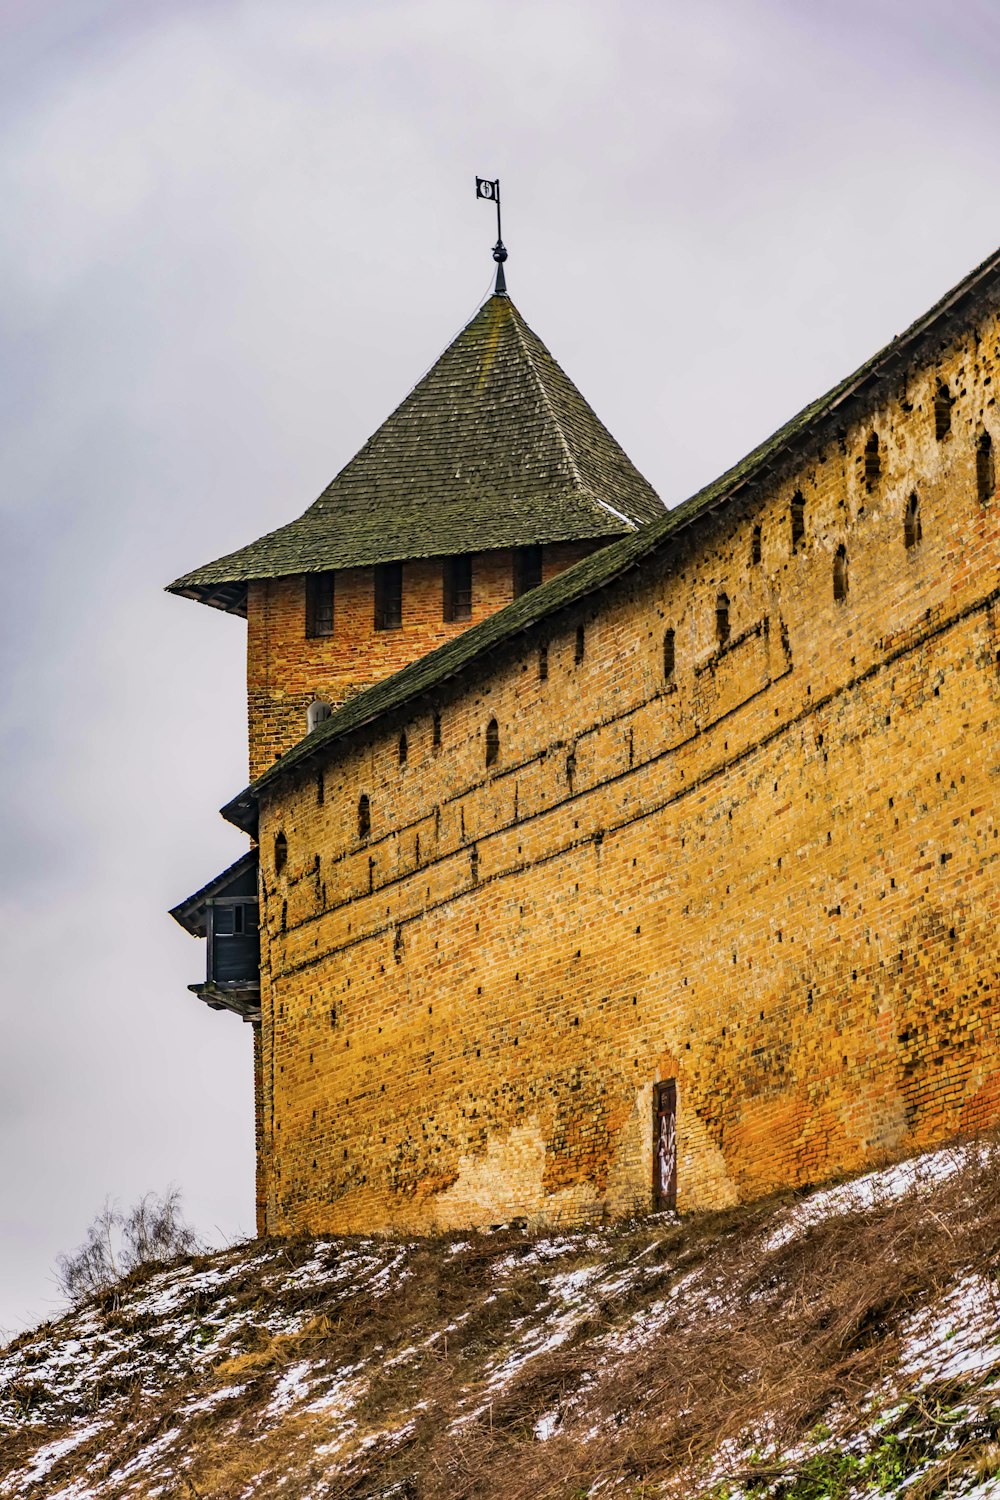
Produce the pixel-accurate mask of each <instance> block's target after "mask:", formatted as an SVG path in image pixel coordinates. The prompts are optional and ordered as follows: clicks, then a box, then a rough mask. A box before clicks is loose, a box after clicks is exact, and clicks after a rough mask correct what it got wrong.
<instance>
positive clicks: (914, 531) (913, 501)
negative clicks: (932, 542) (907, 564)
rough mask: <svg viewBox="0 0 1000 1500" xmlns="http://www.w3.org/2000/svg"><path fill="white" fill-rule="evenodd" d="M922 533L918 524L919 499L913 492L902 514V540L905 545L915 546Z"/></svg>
mask: <svg viewBox="0 0 1000 1500" xmlns="http://www.w3.org/2000/svg"><path fill="white" fill-rule="evenodd" d="M923 534H924V533H923V528H922V526H921V525H920V501H919V500H918V498H917V496H916V495H915V494H914V495H911V496H910V498H909V500H907V502H906V510H905V512H904V514H903V541H904V542H905V543H906V545H907V547H915V546H916V545H917V543H918V542H919V541H921V539H922V538H923Z"/></svg>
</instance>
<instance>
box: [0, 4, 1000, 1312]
mask: <svg viewBox="0 0 1000 1500" xmlns="http://www.w3.org/2000/svg"><path fill="white" fill-rule="evenodd" d="M998 76H1000V0H962V3H961V4H960V5H950V6H943V5H941V3H940V0H838V3H837V4H832V3H830V4H819V3H810V0H699V3H698V4H697V5H692V4H691V3H690V0H614V3H611V0H503V3H502V4H497V3H496V0H489V3H487V0H367V3H360V0H358V3H351V0H280V3H279V0H243V3H241V0H197V3H191V4H188V3H184V0H173V3H167V0H65V3H60V0H0V330H2V340H3V345H2V347H3V358H2V367H0V428H2V453H3V470H4V473H3V483H2V486H0V558H2V563H3V587H2V591H0V674H2V676H0V682H2V697H0V753H2V757H3V762H2V764H3V776H2V778H0V855H2V858H0V916H2V943H3V950H2V967H0V976H2V977H0V986H2V991H0V1000H2V1038H3V1040H2V1045H0V1328H6V1329H7V1330H15V1329H18V1328H20V1327H22V1326H24V1324H25V1323H27V1322H31V1321H34V1320H36V1319H38V1318H40V1317H44V1316H49V1315H51V1314H52V1313H54V1312H55V1311H56V1310H57V1308H58V1299H57V1296H56V1292H55V1288H54V1283H53V1281H52V1276H51V1267H52V1263H53V1260H54V1258H55V1256H56V1254H57V1253H58V1252H59V1251H60V1250H64V1249H67V1248H70V1247H72V1246H73V1245H75V1244H76V1243H78V1242H79V1240H80V1239H81V1238H82V1235H83V1232H84V1230H85V1228H86V1225H87V1224H88V1222H89V1221H90V1219H91V1217H92V1216H93V1214H94V1212H95V1211H96V1209H97V1208H98V1207H99V1206H100V1204H101V1202H102V1201H103V1199H104V1197H105V1196H106V1195H111V1196H112V1197H116V1198H119V1199H121V1200H122V1201H123V1202H130V1201H132V1200H133V1199H134V1198H135V1197H137V1196H138V1195H139V1194H140V1193H142V1192H143V1191H144V1190H146V1189H148V1188H155V1189H160V1190H162V1189H163V1188H164V1187H165V1186H166V1185H167V1184H168V1183H170V1182H173V1183H176V1184H177V1185H178V1186H179V1187H180V1188H181V1189H182V1191H183V1194H184V1199H185V1203H186V1206H187V1211H188V1214H189V1217H190V1218H191V1219H192V1220H193V1222H194V1224H195V1225H196V1227H197V1228H198V1230H199V1231H200V1232H201V1233H202V1234H203V1235H204V1236H205V1237H207V1238H210V1239H216V1240H217V1239H220V1238H221V1237H222V1236H235V1235H239V1234H242V1233H247V1232H250V1231H251V1230H252V1227H253V1184H252V1176H253V1160H252V1156H253V1151H252V1147H253V1121H252V1087H251V1046H250V1033H249V1027H246V1026H243V1025H242V1024H241V1023H240V1022H239V1021H238V1020H237V1019H236V1018H235V1017H233V1016H229V1015H226V1014H215V1013H213V1012H210V1011H208V1010H207V1009H206V1008H205V1007H204V1006H202V1005H200V1004H199V1003H198V1002H197V1001H196V1000H195V999H194V997H193V996H191V995H189V994H188V992H187V990H186V985H187V984H188V983H189V982H191V981H193V980H196V979H198V978H200V977H202V972H203V963H204V958H203V951H204V950H203V945H201V944H199V943H196V942H195V941H193V940H192V939H191V938H189V937H187V935H186V934H185V933H183V932H182V931H181V929H180V928H179V927H177V926H176V925H175V924H174V923H173V922H172V921H171V920H170V919H169V918H168V917H167V915H166V911H167V908H168V907H169V906H171V905H172V904H174V903H175V902H176V901H177V900H178V899H180V898H181V897H182V896H185V895H187V894H188V893H189V892H191V891H193V890H195V889H197V888H198V887H199V886H200V885H201V884H202V883H203V882H204V881H205V880H206V879H208V878H209V877H210V876H212V875H214V874H215V873H216V872H217V871H218V870H220V869H221V868H222V867H223V866H224V865H225V864H227V863H228V862H229V861H230V860H231V859H233V858H235V857H236V855H237V854H238V853H239V852H241V848H242V847H243V846H242V844H241V841H240V838H239V836H238V835H237V833H236V831H235V830H234V829H232V828H230V827H229V826H228V825H226V824H224V823H223V822H222V821H221V820H220V819H219V817H218V815H217V812H216V809H217V808H218V807H219V806H220V805H221V804H222V803H223V802H224V801H225V800H227V799H228V798H229V797H230V796H231V795H232V794H233V793H234V792H236V791H238V790H239V789H240V788H241V787H242V786H243V785H244V784H245V781H246V734H245V725H244V712H245V700H244V660H243V652H244V632H245V626H244V625H243V622H242V621H240V620H237V619H232V618H229V617H227V616H225V615H222V614H220V613H218V612H216V611H213V610H208V609H204V608H202V607H200V606H198V605H196V604H193V603H190V602H188V601H185V600H179V599H175V598H172V597H169V596H167V595H165V594H164V593H163V592H162V588H163V585H164V584H166V583H168V582H169V581H170V580H171V579H172V578H173V577H175V576H176V575H177V574H179V573H181V572H182V571H185V570H187V569H188V568H191V567H193V566H195V565H196V564H198V563H202V562H206V561H208V560H209V559H211V558H213V557H215V556H217V555H218V554H220V553H222V552H225V551H228V550H230V549H231V548H233V547H235V546H237V545H240V544H242V543H244V542H246V541H249V540H251V539H253V538H254V537H256V536H258V535H259V534H260V533H261V532H263V531H265V530H267V529H269V528H271V527H273V526H276V525H278V524H280V523H281V522H284V521H287V520H290V519H292V518H293V517H294V516H296V515H298V514H299V513H300V512H301V511H302V510H303V509H304V508H305V507H306V505H307V504H308V503H309V502H310V501H311V500H312V499H313V498H314V497H315V495H316V494H317V493H318V491H319V490H320V489H321V488H322V487H323V486H324V484H325V483H326V482H327V481H328V480H329V479H330V478H331V477H332V476H333V474H334V473H335V472H336V471H337V470H338V469H339V468H340V467H341V465H342V464H343V463H345V462H346V461H347V460H348V459H349V458H350V457H351V455H352V454H353V453H354V452H355V451H356V449H357V448H358V447H359V446H360V445H361V443H362V442H363V441H364V440H365V438H366V437H367V436H368V435H369V433H370V432H371V431H372V430H373V429H374V428H375V427H376V426H377V425H378V424H379V422H380V421H381V420H382V419H383V418H384V417H385V416H386V415H387V414H388V413H389V411H390V410H391V409H392V407H393V406H395V404H396V403H397V402H398V401H399V400H400V398H401V397H402V396H403V395H405V393H406V391H407V390H408V389H409V387H410V386H411V385H412V384H413V383H414V382H415V380H416V379H417V378H418V377H419V376H420V375H421V374H422V372H423V371H424V370H425V369H426V368H427V366H428V365H429V364H430V363H431V362H432V361H433V360H434V358H435V357H436V356H437V354H438V353H439V352H440V351H441V349H442V348H443V347H444V346H445V345H446V344H447V343H448V342H449V341H450V339H451V338H452V336H453V335H454V334H455V333H456V332H457V330H458V329H459V328H460V327H461V326H462V325H463V324H464V323H465V322H466V321H467V319H468V318H469V317H470V316H471V315H472V313H473V312H474V311H475V309H476V307H477V305H478V304H479V302H480V301H481V300H482V297H483V296H484V294H485V293H486V291H487V290H488V287H489V284H490V279H491V273H492V269H493V267H492V262H491V260H490V255H489V251H490V247H491V244H492V240H493V235H494V223H493V219H492V211H491V209H490V208H489V206H488V205H486V204H483V203H477V202H476V201H475V199H474V196H473V177H474V175H475V174H476V173H479V174H482V175H488V176H491V177H492V176H496V175H497V174H499V175H500V177H501V178H502V182H503V194H504V233H505V239H506V240H507V243H508V245H509V248H510V260H509V262H508V266H507V274H508V284H509V287H510V291H511V294H512V297H513V299H514V301H515V302H516V303H517V305H518V307H519V308H520V309H521V311H522V313H523V314H524V315H525V317H526V318H527V319H528V321H529V322H530V323H531V325H532V326H533V327H534V328H535V329H536V331H537V332H538V333H539V335H540V336H541V337H542V338H543V339H544V340H545V342H546V343H547V344H548V345H549V347H550V348H551V350H552V351H553V353H554V354H555V356H556V357H557V358H558V359H559V360H560V362H561V363H562V364H563V365H564V367H565V368H566V370H567V371H568V372H569V374H570V375H571V376H572V378H573V379H574V380H575V381H576V383H577V384H578V385H579V386H580V388H581V389H582V391H583V392H584V394H585V395H586V396H587V397H588V399H589V400H590V401H591V403H592V404H593V405H594V406H595V407H596V409H597V411H598V412H599V413H600V415H601V417H602V418H603V419H604V420H605V422H606V423H607V425H608V426H609V427H610V429H611V431H612V432H613V433H614V434H615V435H616V437H617V438H618V439H619V440H620V441H621V442H622V444H623V445H624V447H625V448H626V450H627V451H628V452H629V453H630V455H631V456H632V458H633V459H634V461H635V462H636V463H637V464H638V466H639V468H640V469H642V470H643V471H644V472H645V474H646V475H647V476H648V478H649V479H650V480H651V482H652V483H653V485H654V486H655V487H656V488H657V489H658V491H659V493H660V494H661V495H662V497H663V498H664V500H665V501H666V502H667V503H668V504H671V505H672V504H676V503H677V502H678V501H680V500H682V499H683V498H684V497H685V496H687V495H688V494H690V493H691V492H692V491H693V490H694V489H696V488H697V487H699V486H700V485H702V484H703V483H705V482H707V481H708V480H710V479H712V478H713V477H714V476H715V475H716V474H718V473H719V472H720V471H721V470H723V469H724V468H726V467H727V466H728V465H729V464H731V463H732V462H733V461H734V460H736V459H737V458H739V457H740V456H741V455H742V454H743V453H744V452H745V451H746V450H747V449H749V448H750V447H752V446H753V445H754V444H755V443H757V442H758V441H759V440H760V439H761V438H763V437H764V436H766V435H767V434H768V433H769V432H771V431H772V430H773V429H774V428H775V427H776V426H778V425H779V424H780V423H781V422H782V421H784V420H785V418H787V417H788V416H790V415H791V414H792V412H794V411H795V410H797V409H798V408H799V407H800V406H802V405H804V404H805V402H806V401H808V400H810V399H811V398H812V397H814V396H816V395H817V394H819V393H820V392H821V391H822V390H824V389H826V388H827V387H828V386H830V385H832V384H833V383H834V382H835V381H836V380H837V379H839V378H840V377H841V376H842V375H844V374H846V373H847V372H848V371H849V370H850V369H852V368H853V367H854V366H855V365H857V364H859V363H860V362H861V361H862V360H863V359H864V358H866V357H867V356H868V355H869V354H870V353H872V352H873V351H874V350H875V349H876V348H877V347H878V346H880V345H881V344H883V343H884V342H885V341H886V340H887V339H888V338H890V337H891V336H892V335H893V334H894V333H896V332H898V331H899V330H900V329H901V328H902V327H904V326H905V325H906V324H907V323H908V322H910V321H911V320H912V319H913V318H914V317H915V316H917V315H918V314H920V313H921V312H922V311H924V310H925V308H927V307H928V306H929V305H930V304H931V303H932V302H933V301H935V300H936V298H937V297H938V296H939V295H940V294H941V293H942V292H943V291H944V290H945V289H946V288H947V287H948V286H950V285H951V284H952V283H953V282H955V281H957V280H958V279H959V278H960V277H961V276H962V275H964V273H965V272H966V271H968V270H969V269H970V268H971V267H972V266H973V265H975V264H976V263H977V262H978V261H979V260H981V259H983V257H985V256H986V255H987V254H988V253H990V252H991V251H992V250H993V249H994V248H995V246H996V244H997V243H998V242H1000V210H998V208H997V204H998V203H1000V150H998V144H1000V90H998V88H997V82H996V81H997V78H998Z"/></svg>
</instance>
